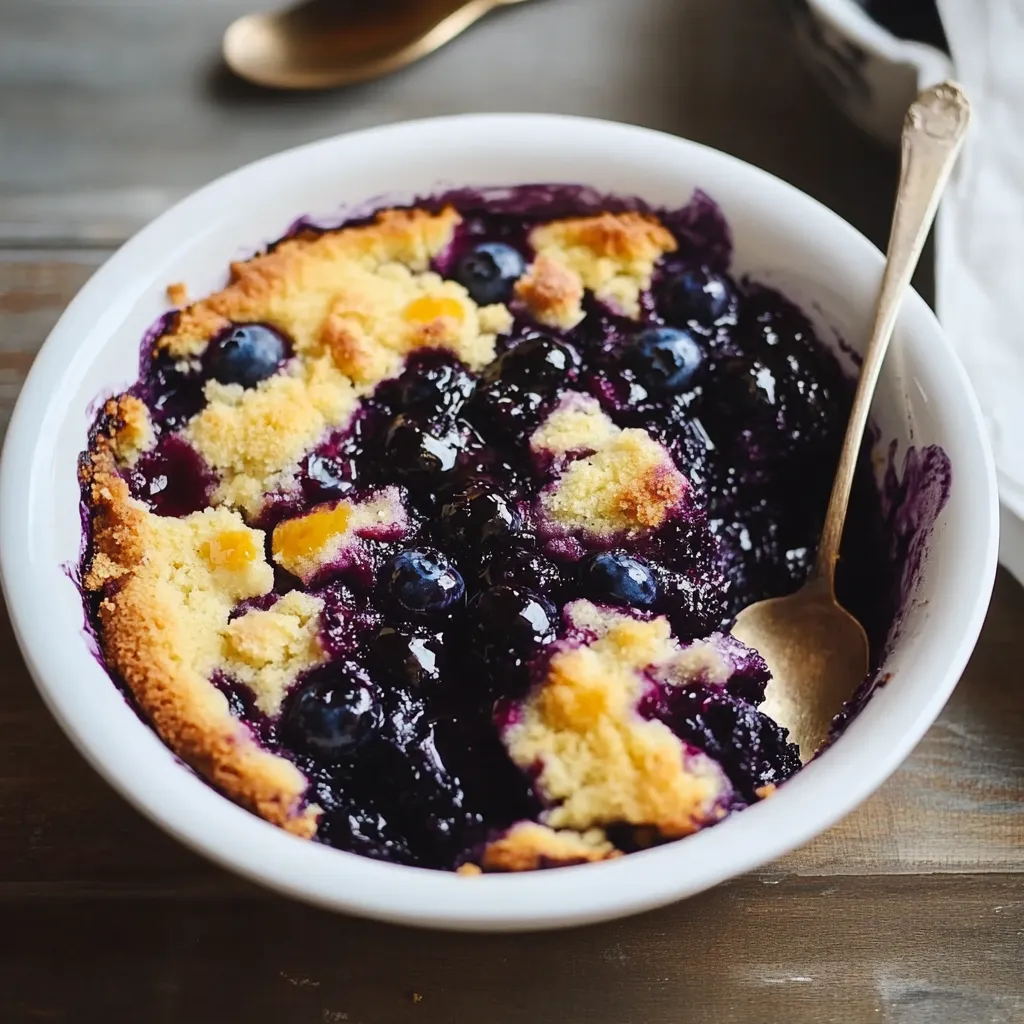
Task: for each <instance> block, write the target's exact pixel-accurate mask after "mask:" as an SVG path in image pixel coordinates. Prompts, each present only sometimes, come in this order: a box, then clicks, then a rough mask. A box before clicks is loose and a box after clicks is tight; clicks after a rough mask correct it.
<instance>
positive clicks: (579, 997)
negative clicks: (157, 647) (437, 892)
mask: <svg viewBox="0 0 1024 1024" xmlns="http://www.w3.org/2000/svg"><path fill="white" fill-rule="evenodd" d="M0 913H2V915H3V922H4V927H3V928H2V929H0V1020H3V1021H5V1022H10V1024H18V1022H22V1021H25V1022H28V1021H36V1020H58V1021H62V1020H74V1021H90V1022H92V1021H95V1022H97V1024H99V1022H102V1024H119V1022H125V1024H138V1022H140V1021H145V1022H147V1024H159V1022H164V1021H167V1022H170V1021H188V1022H190V1024H207V1022H208V1024H221V1022H224V1021H246V1022H248V1024H262V1022H267V1024H279V1022H282V1021H287V1022H289V1024H304V1022H309V1024H325V1022H326V1024H339V1022H347V1024H357V1022H364V1024H370V1022H373V1024H392V1022H394V1024H399V1022H419V1024H441V1022H456V1021H491V1022H494V1024H504V1022H508V1024H518V1022H523V1024H526V1022H530V1024H533V1022H537V1021H542V1022H549V1021H550V1022H554V1021H565V1022H566V1024H575V1022H606V1021H615V1022H622V1024H648V1022H651V1021H686V1022H687V1024H702V1022H708V1024H728V1022H736V1021H750V1022H759V1024H768V1022H771V1024H774V1022H777V1021H786V1022H788V1024H827V1022H837V1024H851V1022H854V1021H875V1020H878V1021H887V1022H890V1024H926V1022H927V1024H933V1022H935V1024H938V1022H941V1024H980V1022H982V1021H985V1022H991V1024H1011V1022H1015V1021H1019V1020H1021V1018H1022V1014H1024V989H1022V986H1021V981H1020V948H1021V940H1020V935H1021V931H1022V929H1024V900H1022V898H1021V882H1020V880H1019V879H1018V878H1013V877H1005V876H999V875H991V876H987V877H983V878H978V879H975V880H972V881H971V883H970V884H969V885H964V884H963V882H962V881H961V880H960V879H957V878H955V877H942V876H937V877H932V878H927V877H926V878H912V879H911V878H898V879H894V878H843V877H837V878H834V879H828V880H808V879H789V880H787V881H785V882H782V883H780V884H778V885H765V884H763V883H762V882H759V881H757V880H753V879H748V880H742V881H738V882H735V883H732V884H729V885H725V886H722V887H721V888H719V889H717V890H715V891H713V892H711V893H707V894H705V895H703V896H701V897H698V898H696V899H693V900H691V901H689V902H688V903H685V904H682V905H679V906H676V907H673V908H669V909H667V910H664V911H660V912H657V913H654V914H650V915H647V916H644V917H640V918H634V919H632V920H628V921H622V922H617V923H614V924H610V925H604V926H600V927H593V928H589V929H585V930H580V931H573V932H565V933H553V934H547V935H532V936H516V935H513V936H459V935H433V934H424V933H420V932H415V931H409V930H402V929H396V928H390V927H385V926H380V925H374V924H369V923H365V922H359V921H354V920H348V919H344V918H339V917H335V916H332V915H329V914H325V913H322V912H320V911H316V910H312V909H309V908H306V907H302V906H299V905H297V904H293V903H286V902H284V901H281V900H276V899H275V900H267V901H263V902H252V901H248V900H242V901H232V900H220V899H215V898H203V899H191V900H175V901H163V902H160V903H157V904H151V903H150V904H141V903H139V902H137V901H133V900H113V901H111V900H84V901H82V900H75V901H68V900H61V899H47V900H37V901H33V902H32V903H24V902H22V903H16V904H14V905H10V904H7V905H4V906H3V907H2V909H0ZM417 996H418V997H419V998H418V999H417V998H416V997H417Z"/></svg>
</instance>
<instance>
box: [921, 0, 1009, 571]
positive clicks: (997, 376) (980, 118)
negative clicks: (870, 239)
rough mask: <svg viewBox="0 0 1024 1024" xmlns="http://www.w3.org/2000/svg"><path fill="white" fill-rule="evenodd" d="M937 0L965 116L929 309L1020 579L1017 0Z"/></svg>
mask: <svg viewBox="0 0 1024 1024" xmlns="http://www.w3.org/2000/svg"><path fill="white" fill-rule="evenodd" d="M938 7H939V11H940V13H941V15H942V20H943V24H944V26H945V29H946V37H947V39H948V40H949V46H950V51H951V54H952V57H953V64H954V67H955V69H956V77H957V80H958V81H959V82H960V83H961V84H962V85H963V87H964V89H965V91H966V93H967V95H968V97H969V98H970V100H971V105H972V108H973V111H972V112H973V117H972V125H971V133H970V135H969V137H968V140H967V143H966V145H965V147H964V151H963V155H962V157H961V159H960V162H959V165H958V167H957V169H956V171H955V173H954V175H953V179H952V181H951V184H950V188H949V191H948V192H947V194H946V196H945V198H944V200H943V203H942V207H941V209H940V212H939V217H938V222H937V227H936V230H937V235H936V280H935V292H936V307H937V310H936V311H937V313H938V317H939V320H940V321H941V322H942V325H943V327H945V329H946V332H947V333H948V335H949V337H950V338H951V340H952V342H953V344H954V345H955V347H956V349H957V351H958V353H959V355H960V358H961V359H962V360H963V363H964V365H965V366H966V368H967V372H968V374H969V375H970V378H971V381H972V382H973V384H974V388H975V390H976V392H977V394H978V398H979V399H980V402H981V407H982V410H983V412H984V415H985V418H986V421H987V423H988V427H989V431H990V433H991V437H992V445H993V449H994V452H995V460H996V469H997V472H998V476H999V492H1000V498H1001V501H1002V505H1003V534H1004V536H1003V542H1002V547H1001V551H1000V557H1001V560H1002V561H1003V563H1004V564H1005V565H1006V566H1007V567H1008V568H1009V569H1010V571H1011V572H1013V573H1014V575H1016V576H1017V578H1018V579H1020V580H1022V581H1024V0H938Z"/></svg>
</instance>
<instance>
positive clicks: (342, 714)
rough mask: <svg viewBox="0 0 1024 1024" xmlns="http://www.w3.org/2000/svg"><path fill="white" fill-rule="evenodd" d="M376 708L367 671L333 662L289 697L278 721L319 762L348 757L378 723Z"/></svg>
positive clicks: (379, 714) (289, 737)
mask: <svg viewBox="0 0 1024 1024" xmlns="http://www.w3.org/2000/svg"><path fill="white" fill-rule="evenodd" d="M381 717H382V716H381V709H380V703H379V702H378V700H377V696H376V693H375V691H374V688H373V684H372V683H371V682H370V679H369V677H368V676H367V675H366V673H365V672H364V671H363V670H362V669H361V668H360V667H359V666H358V665H354V664H351V663H345V662H342V663H335V664H332V665H328V666H327V667H326V668H323V669H320V670H319V671H317V672H316V673H314V674H313V676H311V677H310V678H309V680H307V682H306V683H305V684H304V685H303V686H302V688H301V689H300V690H299V691H298V693H296V694H295V695H294V696H293V697H292V698H291V700H290V703H289V705H288V708H287V709H286V711H285V715H284V720H283V723H282V726H283V730H284V732H285V734H286V735H287V737H288V739H289V741H290V742H291V743H292V744H294V745H295V747H296V748H297V749H299V750H301V751H302V752H304V753H306V754H308V755H309V756H310V757H313V758H315V759H316V760H318V761H340V760H343V759H345V758H347V757H349V756H351V755H352V754H353V753H354V752H355V751H356V750H357V749H358V748H359V747H360V746H361V745H362V744H363V743H365V742H366V740H367V739H368V738H369V737H370V736H371V735H373V733H374V732H375V731H376V730H377V729H379V728H380V725H381Z"/></svg>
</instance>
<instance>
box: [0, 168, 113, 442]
mask: <svg viewBox="0 0 1024 1024" xmlns="http://www.w3.org/2000/svg"><path fill="white" fill-rule="evenodd" d="M0 159H2V158H0ZM106 255H107V254H106V252H104V251H102V250H99V251H97V250H81V251H78V252H60V251H57V252H49V253H39V252H34V251H31V250H26V251H23V252H7V253H3V252H0V442H2V440H3V436H4V434H5V433H6V430H7V421H8V420H9V419H10V415H11V411H12V409H13V408H14V403H15V401H16V399H17V397H18V392H19V391H20V390H21V385H22V384H23V383H24V380H25V376H26V374H27V373H28V371H29V367H31V365H32V360H33V358H34V356H35V354H36V352H38V351H39V347H40V346H41V345H42V343H43V342H44V341H45V340H46V335H47V334H48V333H49V332H50V328H51V327H53V325H54V324H55V323H56V322H57V318H58V317H59V316H60V314H61V312H62V311H63V309H64V307H65V306H66V305H67V304H68V302H70V301H71V299H72V298H73V297H74V295H75V292H77V291H78V289H79V288H81V287H82V285H83V284H85V282H86V281H87V280H88V279H89V276H90V275H91V274H92V272H93V271H94V270H95V269H96V267H98V266H99V265H100V263H102V262H103V260H104V259H105V258H106Z"/></svg>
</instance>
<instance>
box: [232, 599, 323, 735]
mask: <svg viewBox="0 0 1024 1024" xmlns="http://www.w3.org/2000/svg"><path fill="white" fill-rule="evenodd" d="M322 608H323V601H321V600H320V598H318V597H312V596H311V595H309V594H304V593H302V591H299V590H293V591H291V592H290V593H288V594H285V596H284V597H282V598H281V599H280V600H278V601H277V602H276V603H275V604H274V605H273V606H272V607H270V608H269V609H267V610H266V611H262V610H259V609H253V610H252V611H248V612H246V613H245V614H244V615H240V616H239V617H238V618H237V619H235V620H234V621H233V622H231V623H230V625H228V627H227V628H226V629H225V630H224V634H223V635H224V653H223V661H222V662H221V665H220V669H221V671H222V672H224V673H225V674H226V675H228V676H230V677H231V678H232V679H235V680H237V681H238V682H241V683H244V684H245V685H246V686H248V687H249V688H250V689H251V690H252V692H253V694H254V696H255V698H256V706H257V707H258V708H259V709H260V711H262V712H263V713H264V714H265V715H270V716H275V715H277V714H278V712H279V711H280V710H281V702H282V701H283V700H284V697H285V694H286V693H287V692H288V690H289V688H290V687H291V686H292V684H293V683H294V682H295V681H296V680H297V679H298V678H299V676H300V675H302V674H303V673H305V672H308V671H309V670H310V669H313V668H316V667H317V666H318V665H320V664H322V663H323V662H324V661H326V659H327V656H326V654H325V653H324V650H323V647H322V646H321V644H320V639H319V637H320V611H321V609H322Z"/></svg>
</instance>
